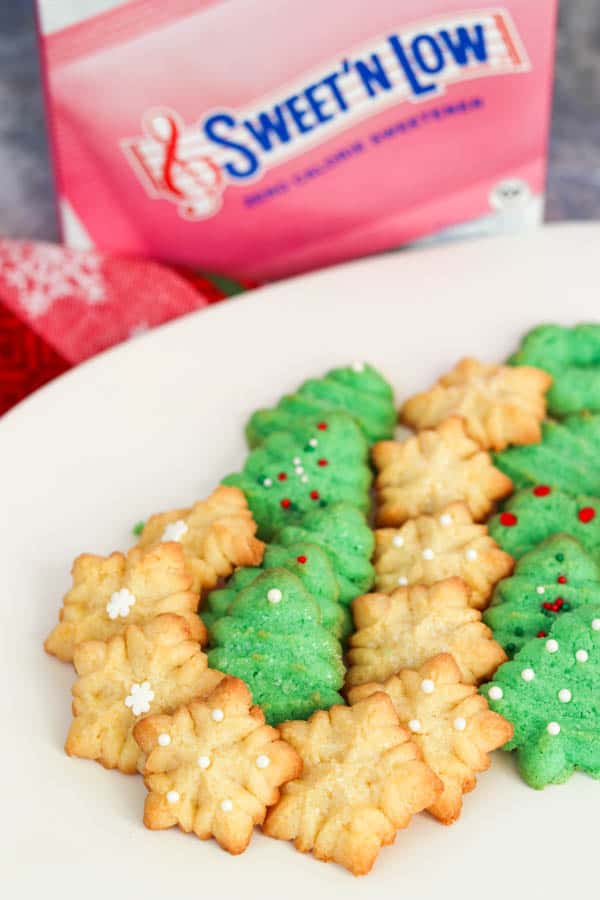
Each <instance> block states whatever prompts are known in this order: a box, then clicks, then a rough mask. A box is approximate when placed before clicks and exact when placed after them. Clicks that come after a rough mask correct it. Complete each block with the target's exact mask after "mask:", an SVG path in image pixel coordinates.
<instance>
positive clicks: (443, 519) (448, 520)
mask: <svg viewBox="0 0 600 900" xmlns="http://www.w3.org/2000/svg"><path fill="white" fill-rule="evenodd" d="M440 525H444V526H445V527H447V526H448V525H452V516H451V515H450V513H444V514H443V515H441V516H440Z"/></svg>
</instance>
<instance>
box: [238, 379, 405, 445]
mask: <svg viewBox="0 0 600 900" xmlns="http://www.w3.org/2000/svg"><path fill="white" fill-rule="evenodd" d="M334 412H346V413H349V414H350V415H351V416H352V417H353V418H354V419H355V420H356V422H357V423H358V425H359V426H360V427H361V429H362V431H363V433H364V435H365V437H366V438H367V440H368V441H369V443H374V442H375V441H381V440H384V439H385V438H390V437H391V436H392V434H393V432H394V425H395V422H396V410H395V407H394V395H393V393H392V388H391V387H390V385H389V384H388V382H387V381H386V380H385V378H383V376H382V375H380V374H379V372H378V371H377V370H376V369H374V368H372V367H371V366H369V365H367V364H366V363H354V365H352V366H347V367H346V368H343V369H332V370H331V372H327V374H326V375H324V376H323V378H318V379H317V378H311V379H310V380H309V381H305V382H304V384H302V385H300V387H299V388H298V390H297V391H296V393H295V394H288V395H286V396H284V397H282V398H281V400H280V401H279V402H278V404H277V406H275V407H273V408H271V409H259V410H257V412H255V413H254V414H253V415H252V417H251V418H250V421H249V422H248V424H247V426H246V436H247V439H248V443H249V445H250V447H256V446H258V445H259V444H261V443H262V442H263V441H264V440H265V438H267V437H268V436H269V435H270V434H273V432H275V431H287V430H288V429H289V428H291V427H292V426H293V424H294V422H295V421H296V420H297V419H298V418H306V417H311V418H314V417H316V418H322V417H327V416H330V415H331V414H332V413H334Z"/></svg>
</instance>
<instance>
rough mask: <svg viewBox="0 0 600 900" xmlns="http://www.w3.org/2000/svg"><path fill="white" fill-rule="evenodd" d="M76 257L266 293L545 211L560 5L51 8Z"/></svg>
mask: <svg viewBox="0 0 600 900" xmlns="http://www.w3.org/2000/svg"><path fill="white" fill-rule="evenodd" d="M38 2H39V12H40V16H39V19H40V34H41V46H42V56H43V62H44V70H45V79H46V87H47V95H48V103H49V118H50V132H51V137H52V144H53V152H54V160H55V169H56V178H57V187H58V195H59V201H60V209H61V218H62V223H63V230H64V237H65V240H66V242H67V243H68V244H70V245H72V246H78V247H81V246H86V247H95V248H98V249H101V250H104V251H110V252H117V253H124V254H135V255H138V256H145V257H151V258H154V259H158V260H162V261H165V262H169V263H177V264H182V265H187V266H192V267H195V268H198V269H204V270H207V271H212V272H215V273H221V274H224V275H227V276H230V277H233V278H238V279H242V280H249V281H264V280H270V279H275V278H280V277H283V276H286V275H291V274H294V273H297V272H302V271H305V270H307V269H312V268H316V267H319V266H324V265H329V264H332V263H336V262H339V261H341V260H346V259H349V258H352V257H355V256H360V255H365V254H369V253H375V252H377V251H381V250H385V249H389V248H392V247H399V246H406V245H409V244H414V243H417V242H420V241H422V240H423V239H425V240H430V239H431V238H432V237H434V238H435V239H437V240H439V239H441V238H445V237H449V236H453V235H455V234H463V233H464V234H473V233H493V232H498V231H506V230H514V229H520V228H528V227H532V226H535V225H536V224H537V223H538V222H539V221H540V219H541V216H542V211H543V198H544V184H545V172H546V154H547V140H548V123H549V112H550V103H551V86H552V73H553V59H554V40H555V20H556V12H557V0H544V2H532V0H499V5H493V4H486V2H485V0H402V2H401V3H399V2H398V0H369V2H368V3H365V0H327V2H326V3H318V4H317V3H307V2H306V0H277V2H273V0H169V2H168V3H167V2H164V0H129V2H123V0H38Z"/></svg>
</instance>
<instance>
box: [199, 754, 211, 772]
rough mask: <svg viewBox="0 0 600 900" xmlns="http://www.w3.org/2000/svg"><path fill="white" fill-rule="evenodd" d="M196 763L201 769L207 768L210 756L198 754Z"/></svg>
mask: <svg viewBox="0 0 600 900" xmlns="http://www.w3.org/2000/svg"><path fill="white" fill-rule="evenodd" d="M198 765H199V766H200V768H201V769H208V767H209V766H210V756H199V757H198Z"/></svg>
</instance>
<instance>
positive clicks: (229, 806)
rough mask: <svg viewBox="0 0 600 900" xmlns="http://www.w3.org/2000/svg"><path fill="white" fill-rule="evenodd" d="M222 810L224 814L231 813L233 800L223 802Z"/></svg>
mask: <svg viewBox="0 0 600 900" xmlns="http://www.w3.org/2000/svg"><path fill="white" fill-rule="evenodd" d="M221 809H222V810H223V812H231V810H232V809H233V803H232V802H231V800H223V802H222V803H221Z"/></svg>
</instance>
